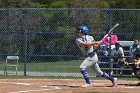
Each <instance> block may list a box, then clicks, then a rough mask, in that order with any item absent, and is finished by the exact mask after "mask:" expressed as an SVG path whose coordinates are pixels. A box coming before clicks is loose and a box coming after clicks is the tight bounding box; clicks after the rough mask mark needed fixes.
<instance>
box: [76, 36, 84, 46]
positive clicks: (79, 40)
mask: <svg viewBox="0 0 140 93" xmlns="http://www.w3.org/2000/svg"><path fill="white" fill-rule="evenodd" d="M82 42H83V41H82V40H81V39H80V38H77V39H76V40H75V43H76V44H77V45H78V46H79V47H80V43H82Z"/></svg>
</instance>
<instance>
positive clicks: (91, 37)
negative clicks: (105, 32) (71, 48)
mask: <svg viewBox="0 0 140 93" xmlns="http://www.w3.org/2000/svg"><path fill="white" fill-rule="evenodd" d="M86 37H87V38H89V39H92V40H94V38H93V36H90V35H87V36H86Z"/></svg>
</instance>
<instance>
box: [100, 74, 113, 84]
mask: <svg viewBox="0 0 140 93" xmlns="http://www.w3.org/2000/svg"><path fill="white" fill-rule="evenodd" d="M102 77H105V78H107V79H108V80H111V81H112V82H113V81H114V77H112V76H110V75H108V74H107V73H105V72H103V75H102Z"/></svg>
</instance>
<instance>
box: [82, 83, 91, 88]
mask: <svg viewBox="0 0 140 93" xmlns="http://www.w3.org/2000/svg"><path fill="white" fill-rule="evenodd" d="M81 87H82V88H88V87H91V85H90V84H85V85H81Z"/></svg>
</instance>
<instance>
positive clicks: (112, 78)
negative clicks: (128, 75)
mask: <svg viewBox="0 0 140 93" xmlns="http://www.w3.org/2000/svg"><path fill="white" fill-rule="evenodd" d="M91 69H92V70H93V71H95V73H96V74H97V75H100V76H102V77H105V78H107V79H108V80H110V81H112V86H115V85H116V81H117V78H114V77H112V76H110V75H109V74H107V73H106V72H103V71H101V69H100V67H99V65H98V63H96V64H93V65H92V66H91Z"/></svg>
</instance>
